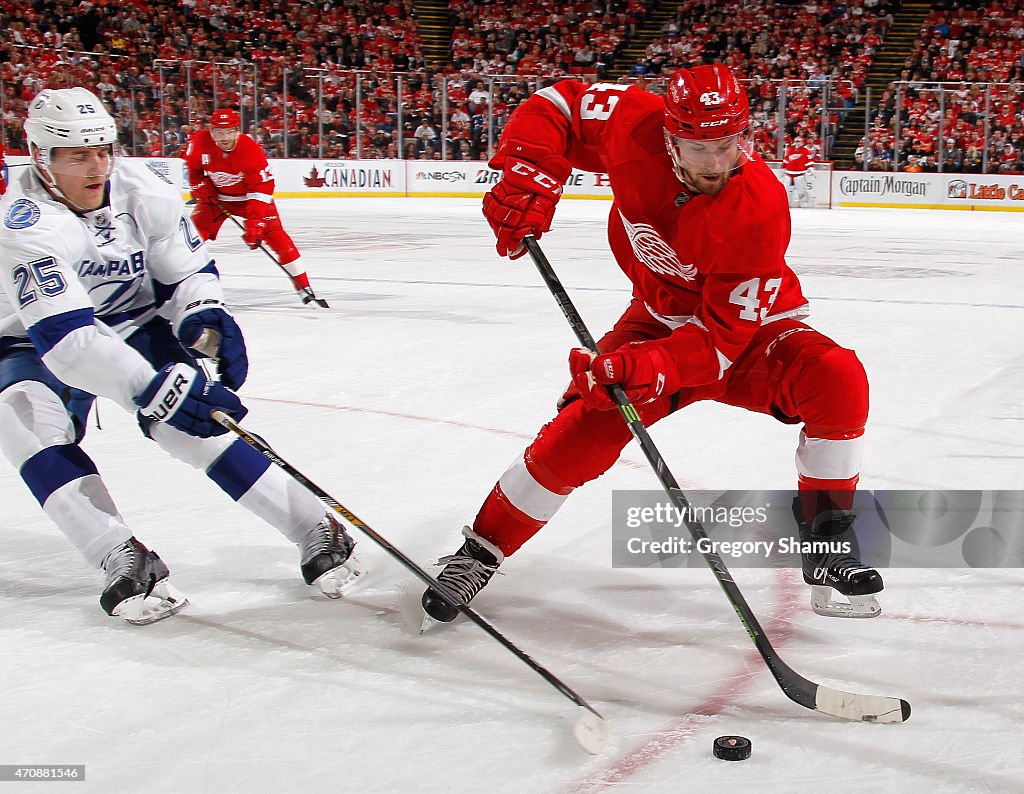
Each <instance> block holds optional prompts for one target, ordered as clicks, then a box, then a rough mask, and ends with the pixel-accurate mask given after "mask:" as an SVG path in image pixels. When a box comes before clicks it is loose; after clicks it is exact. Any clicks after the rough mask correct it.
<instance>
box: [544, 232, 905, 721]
mask: <svg viewBox="0 0 1024 794" xmlns="http://www.w3.org/2000/svg"><path fill="white" fill-rule="evenodd" d="M524 243H525V244H526V249H527V250H528V251H529V252H530V257H531V258H532V259H533V263H534V264H535V265H536V266H537V270H539V271H540V275H541V277H542V278H543V279H544V283H545V284H547V286H548V289H549V290H550V291H551V294H552V296H553V297H554V298H555V300H556V301H557V302H558V305H559V307H561V309H562V313H563V314H564V315H565V319H567V320H568V321H569V325H571V326H572V328H573V331H575V332H576V338H577V339H578V340H579V341H580V344H581V345H583V346H584V347H585V348H586V349H587V350H589V351H591V352H592V353H597V352H598V350H597V342H595V341H594V337H593V336H591V334H590V331H589V330H587V326H586V325H585V324H584V322H583V318H582V317H580V314H579V312H578V311H576V307H575V306H573V303H572V300H571V299H570V298H569V295H568V294H567V293H566V291H565V287H563V286H562V282H561V281H559V279H558V276H557V274H556V273H555V271H554V269H553V268H552V267H551V263H550V262H548V259H547V257H546V256H545V255H544V252H543V251H542V250H541V247H540V245H539V244H538V243H537V241H536V239H534V238H533V237H532V236H528V237H526V238H525V240H524ZM607 388H608V394H609V395H610V396H611V398H612V399H613V400H614V401H615V404H616V405H617V406H618V408H619V413H620V414H621V415H622V418H623V419H624V420H625V421H626V424H627V425H629V429H630V430H631V431H632V433H633V437H634V438H635V439H636V440H637V442H638V443H639V444H640V448H641V449H642V450H643V452H644V456H645V457H646V458H647V461H648V462H649V463H650V464H651V466H652V467H653V468H654V473H655V474H656V475H657V476H658V479H659V480H660V481H661V485H662V487H663V488H664V489H665V492H666V493H667V494H668V497H669V499H670V500H671V501H672V503H673V504H674V505H675V506H676V508H677V509H678V510H679V511H680V513H681V515H683V516H686V520H685V523H686V529H687V530H688V531H689V533H690V536H691V537H692V538H693V541H694V546H695V548H697V549H698V550H700V549H703V548H706V547H705V546H704V544H702V543H700V541H701V540H702V539H703V540H704V541H707V539H708V535H707V532H706V531H705V530H704V527H703V526H701V523H700V521H698V520H697V519H695V518H692V517H690V516H692V511H691V509H690V503H689V501H688V500H687V498H686V495H685V494H684V493H683V491H682V489H681V488H680V487H679V483H678V482H676V478H675V477H673V476H672V472H671V471H669V469H668V466H666V465H665V460H664V458H662V457H661V453H660V452H658V449H657V447H655V446H654V441H652V440H651V437H650V435H649V434H648V433H647V428H646V427H645V426H644V423H643V422H642V421H641V419H640V415H639V414H638V413H637V410H636V408H634V407H633V404H632V403H631V402H630V401H629V398H628V397H627V396H626V392H625V390H623V388H622V387H621V386H619V385H617V384H616V385H612V386H608V387H607ZM701 555H702V556H703V557H704V562H706V563H707V564H708V567H709V568H710V569H711V572H712V573H713V574H714V575H715V578H716V579H717V580H718V584H719V585H721V587H722V590H724V591H725V595H726V597H727V598H728V599H729V603H730V604H732V608H733V609H734V610H735V611H736V614H737V616H738V617H739V619H740V622H741V623H742V624H743V627H744V628H745V629H746V630H747V634H749V635H750V639H752V640H753V641H754V645H755V646H757V650H758V651H760V653H761V658H762V659H764V661H765V664H766V665H768V669H769V670H770V671H771V673H772V675H773V676H774V677H775V680H776V681H777V682H778V684H779V686H780V687H781V688H782V691H783V692H784V693H785V694H786V696H787V697H788V698H789V699H790V700H793V701H794V702H796V703H799V704H800V705H801V706H804V707H805V708H809V709H813V710H815V711H820V712H822V713H824V714H830V715H831V716H833V717H839V718H840V719H844V720H861V721H863V722H903V721H904V720H906V719H907V718H908V717H909V716H910V704H909V703H908V702H907V701H905V700H901V699H899V698H892V697H883V696H880V695H858V694H854V693H852V692H843V691H841V690H838V689H832V688H830V687H827V686H822V685H821V684H816V683H814V682H813V681H809V680H808V679H806V678H804V677H803V676H802V675H800V674H799V673H797V672H796V671H795V670H793V669H792V668H791V667H790V666H789V665H787V664H786V663H785V662H783V661H782V659H781V658H780V657H779V654H778V652H777V651H776V650H775V649H774V648H773V647H772V644H771V643H770V642H769V641H768V638H767V637H766V636H765V633H764V629H762V628H761V625H760V624H759V623H758V622H757V618H756V617H755V616H754V612H753V610H751V608H750V605H749V604H747V601H746V599H745V598H744V597H743V594H742V593H741V592H740V589H739V587H738V586H737V585H736V582H734V581H733V578H732V574H731V573H729V569H728V568H726V567H725V563H724V562H723V561H722V558H721V557H720V556H719V555H718V554H717V553H715V552H713V551H701Z"/></svg>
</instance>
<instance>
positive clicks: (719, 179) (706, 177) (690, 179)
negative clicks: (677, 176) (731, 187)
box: [683, 170, 733, 196]
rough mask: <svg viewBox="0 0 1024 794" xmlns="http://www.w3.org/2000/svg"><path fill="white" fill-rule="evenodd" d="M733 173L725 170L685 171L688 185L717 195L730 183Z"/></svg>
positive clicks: (699, 190) (700, 191) (705, 193)
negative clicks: (707, 172)
mask: <svg viewBox="0 0 1024 794" xmlns="http://www.w3.org/2000/svg"><path fill="white" fill-rule="evenodd" d="M732 174H733V172H732V171H723V172H722V173H719V174H695V173H694V172H693V171H688V170H687V171H683V176H684V177H686V179H685V182H686V184H687V186H688V187H690V188H692V189H693V190H695V191H696V192H697V193H703V194H704V195H706V196H717V195H718V194H719V193H721V192H722V191H723V190H724V189H725V186H726V185H727V184H728V183H729V177H731V176H732Z"/></svg>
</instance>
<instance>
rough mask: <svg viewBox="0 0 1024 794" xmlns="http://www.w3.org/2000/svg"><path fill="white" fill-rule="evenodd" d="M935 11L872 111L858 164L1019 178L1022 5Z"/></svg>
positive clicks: (1005, 2)
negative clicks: (897, 76) (911, 51)
mask: <svg viewBox="0 0 1024 794" xmlns="http://www.w3.org/2000/svg"><path fill="white" fill-rule="evenodd" d="M937 6H938V7H936V8H934V9H933V10H932V12H931V13H930V14H929V15H928V17H927V18H926V20H925V23H924V26H923V27H922V29H921V35H920V37H919V38H918V40H917V43H916V45H915V47H914V51H913V53H912V54H911V56H910V58H909V59H908V60H907V63H906V64H905V66H904V69H903V71H902V73H901V74H900V79H899V81H897V83H895V84H894V85H893V86H891V87H890V89H889V90H888V91H886V92H885V94H884V95H883V96H882V98H881V100H880V101H879V103H878V104H877V106H876V107H875V108H873V109H872V113H871V116H870V118H871V127H870V130H869V133H868V135H867V137H866V138H865V139H863V140H862V141H861V145H860V147H859V149H858V154H857V160H858V164H865V165H866V166H867V167H868V168H869V169H872V170H889V169H891V168H892V167H893V164H894V163H896V164H897V166H898V167H899V169H900V170H904V171H924V172H934V171H938V170H939V165H940V163H941V165H942V170H943V171H953V172H962V173H981V172H982V171H983V170H985V171H987V172H988V173H1008V174H1019V173H1024V0H1002V2H1000V0H995V2H971V1H970V0H966V1H961V2H951V3H944V4H941V5H939V4H937ZM979 82H981V83H988V84H989V85H987V86H985V87H984V88H982V87H980V86H979V85H977V83H979ZM986 140H987V141H988V145H987V146H986V143H985V142H986Z"/></svg>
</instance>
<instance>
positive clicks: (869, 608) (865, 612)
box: [811, 585, 882, 618]
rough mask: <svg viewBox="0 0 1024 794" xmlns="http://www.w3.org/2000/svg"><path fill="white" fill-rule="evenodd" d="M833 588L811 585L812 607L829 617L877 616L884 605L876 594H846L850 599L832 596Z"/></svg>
mask: <svg viewBox="0 0 1024 794" xmlns="http://www.w3.org/2000/svg"><path fill="white" fill-rule="evenodd" d="M832 592H833V588H831V587H828V586H827V585H814V586H813V587H811V609H812V610H814V613H815V614H816V615H823V616H824V617H827V618H876V617H878V616H879V615H881V614H882V606H881V604H879V603H878V599H877V598H876V597H875V596H874V595H862V596H846V598H847V599H849V600H848V601H837V600H835V599H834V598H833V597H832Z"/></svg>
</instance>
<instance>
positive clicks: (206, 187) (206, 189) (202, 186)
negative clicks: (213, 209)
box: [189, 177, 217, 202]
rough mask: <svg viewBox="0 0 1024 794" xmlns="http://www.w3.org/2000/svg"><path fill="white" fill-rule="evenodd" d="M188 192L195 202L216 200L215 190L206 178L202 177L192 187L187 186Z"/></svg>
mask: <svg viewBox="0 0 1024 794" xmlns="http://www.w3.org/2000/svg"><path fill="white" fill-rule="evenodd" d="M189 192H190V193H191V194H192V198H194V199H195V200H196V201H210V202H215V201H216V200H217V188H216V187H215V186H214V184H213V182H211V181H210V180H209V179H208V178H207V177H203V178H202V179H200V180H199V181H198V182H196V183H195V184H194V185H189Z"/></svg>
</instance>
